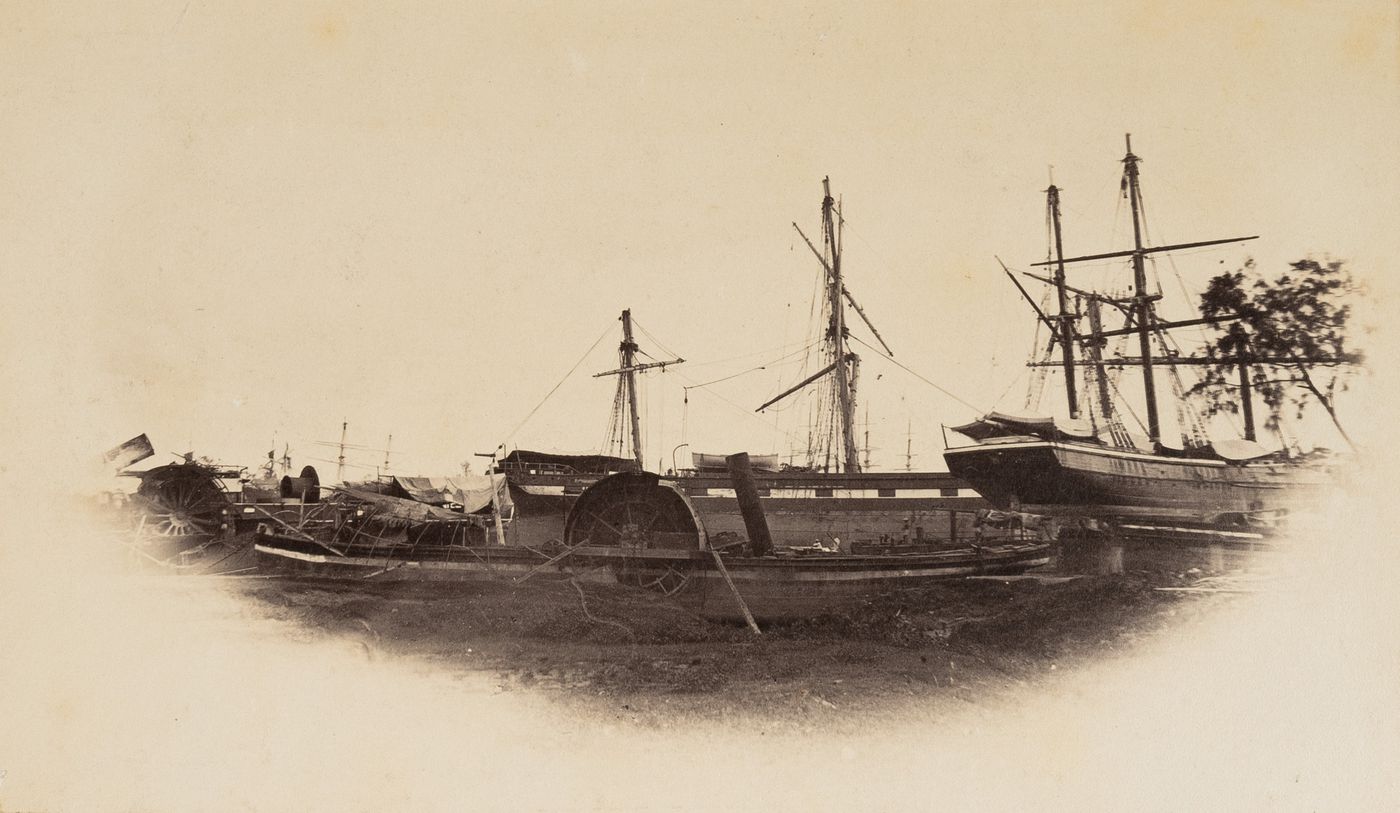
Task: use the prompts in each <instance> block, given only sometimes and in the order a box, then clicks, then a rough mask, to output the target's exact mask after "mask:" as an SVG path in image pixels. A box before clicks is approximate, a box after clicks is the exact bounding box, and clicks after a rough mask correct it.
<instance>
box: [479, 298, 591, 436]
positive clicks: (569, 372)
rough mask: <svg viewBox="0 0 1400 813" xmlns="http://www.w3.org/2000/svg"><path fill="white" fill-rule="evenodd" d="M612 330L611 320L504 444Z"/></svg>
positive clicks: (510, 433)
mask: <svg viewBox="0 0 1400 813" xmlns="http://www.w3.org/2000/svg"><path fill="white" fill-rule="evenodd" d="M612 330H613V326H612V323H611V322H609V323H608V326H607V327H606V328H604V329H603V333H602V335H601V336H599V337H598V338H597V340H596V341H594V342H593V344H591V345H589V347H588V349H587V350H585V351H583V355H582V356H579V360H578V361H576V362H574V366H573V367H570V368H569V371H568V372H567V373H564V377H563V378H561V379H559V383H557V384H555V385H554V386H553V387H552V388H551V389H550V390H549V392H548V393H546V394H545V396H544V398H542V399H541V400H540V402H539V403H538V404H535V408H534V409H532V410H530V413H529V414H528V415H526V416H525V417H524V419H522V420H521V421H520V423H518V424H516V425H515V428H514V429H512V430H510V432H509V433H507V434H506V436H505V439H504V440H502V441H501V445H502V446H504V445H505V444H506V443H508V442H510V439H511V438H513V437H515V433H516V432H519V431H520V427H522V426H524V425H525V424H526V423H527V422H528V421H529V420H530V419H531V418H533V417H534V416H535V413H536V412H539V410H540V407H542V406H544V405H545V402H546V401H548V400H549V399H550V398H551V397H552V396H553V395H554V393H555V392H557V391H558V390H559V388H560V387H562V386H564V382H565V381H568V380H569V376H571V375H573V374H574V373H575V372H576V371H577V370H578V368H579V367H580V366H582V365H583V362H584V361H585V360H586V359H587V358H588V356H589V354H590V353H592V352H593V351H594V350H595V349H597V347H598V344H599V343H600V342H602V341H603V339H605V338H607V335H608V334H609V333H611V332H612Z"/></svg>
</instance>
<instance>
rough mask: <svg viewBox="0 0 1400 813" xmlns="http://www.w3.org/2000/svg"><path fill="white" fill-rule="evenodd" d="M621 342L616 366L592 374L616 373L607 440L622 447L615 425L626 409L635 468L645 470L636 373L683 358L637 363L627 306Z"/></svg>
mask: <svg viewBox="0 0 1400 813" xmlns="http://www.w3.org/2000/svg"><path fill="white" fill-rule="evenodd" d="M621 320H622V343H621V344H619V345H618V348H617V355H618V361H619V362H620V364H619V366H618V368H617V369H616V370H608V371H606V372H602V373H594V375H593V377H594V378H601V377H602V376H605V375H615V376H617V394H616V395H615V396H614V397H613V416H612V422H611V423H610V424H609V426H608V437H609V441H608V442H609V443H610V444H611V443H613V442H614V441H615V442H616V443H617V444H618V448H619V452H620V451H621V444H622V437H621V433H620V432H619V431H616V430H617V429H618V425H617V420H618V416H619V413H620V412H623V411H625V412H626V413H627V431H628V434H629V435H630V436H631V439H632V459H633V460H635V461H636V462H637V468H639V469H643V470H645V468H646V466H645V464H644V463H643V462H642V425H641V419H640V417H639V416H638V415H637V373H639V372H642V371H643V370H653V369H660V370H665V369H666V367H667V366H669V365H672V364H680V363H682V362H684V361H685V359H682V358H677V359H671V360H670V361H650V362H646V363H645V364H638V363H637V350H638V348H637V342H636V340H634V339H633V338H632V310H631V309H630V308H629V309H627V310H624V311H623V312H622V316H621Z"/></svg>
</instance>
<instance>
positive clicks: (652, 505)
mask: <svg viewBox="0 0 1400 813" xmlns="http://www.w3.org/2000/svg"><path fill="white" fill-rule="evenodd" d="M564 543H565V545H567V546H569V547H602V548H620V549H621V550H622V551H623V552H624V555H622V556H619V557H618V558H617V560H616V563H615V564H614V566H613V571H614V573H615V574H616V576H617V579H618V581H619V582H621V583H623V584H629V585H632V586H636V587H643V588H646V589H649V590H654V591H656V592H659V593H662V594H664V595H671V594H673V593H676V592H678V591H679V590H681V589H682V588H683V587H685V585H686V582H687V581H688V580H689V578H690V575H691V569H692V566H693V561H692V560H691V559H690V558H687V557H686V556H685V552H686V551H702V550H705V549H707V548H708V541H707V537H706V535H705V526H704V524H703V523H701V521H700V517H699V515H698V514H696V512H695V508H694V506H692V505H691V504H690V501H689V500H687V499H686V497H685V495H684V494H682V493H681V492H680V491H679V490H678V489H676V488H675V487H673V486H671V485H670V484H667V483H662V482H661V481H660V478H659V477H657V475H655V474H651V473H649V472H625V473H622V474H614V475H611V476H609V477H605V478H603V479H601V480H599V481H598V482H596V483H594V484H593V485H592V486H589V488H588V489H587V490H586V491H584V492H583V494H581V495H579V498H578V500H577V501H576V502H575V503H574V505H573V508H572V509H571V510H570V511H569V517H568V519H567V521H566V522H565V524H564Z"/></svg>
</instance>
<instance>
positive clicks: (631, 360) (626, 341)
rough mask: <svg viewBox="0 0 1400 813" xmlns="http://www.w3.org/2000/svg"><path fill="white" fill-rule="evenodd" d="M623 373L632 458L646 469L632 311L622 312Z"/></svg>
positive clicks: (621, 380)
mask: <svg viewBox="0 0 1400 813" xmlns="http://www.w3.org/2000/svg"><path fill="white" fill-rule="evenodd" d="M618 350H619V357H620V358H619V361H621V363H622V365H621V370H622V371H621V372H619V373H618V376H619V378H618V382H617V383H618V386H619V387H623V388H625V389H626V390H627V413H628V418H629V421H630V428H631V431H632V457H634V458H635V459H636V461H637V468H639V469H645V468H646V466H645V465H643V463H642V428H641V421H640V420H639V419H638V418H637V370H636V361H637V343H636V342H635V341H633V340H632V309H631V308H628V309H626V310H624V311H623V312H622V344H621V346H620V347H619V348H618Z"/></svg>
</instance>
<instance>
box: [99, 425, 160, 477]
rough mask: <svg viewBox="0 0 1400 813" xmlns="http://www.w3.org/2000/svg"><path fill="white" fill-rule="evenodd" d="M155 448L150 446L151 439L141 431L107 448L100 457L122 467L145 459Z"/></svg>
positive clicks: (119, 467) (154, 451) (153, 452)
mask: <svg viewBox="0 0 1400 813" xmlns="http://www.w3.org/2000/svg"><path fill="white" fill-rule="evenodd" d="M155 453H156V450H155V449H154V448H152V447H151V439H150V438H148V437H146V434H145V433H144V432H143V433H141V434H139V435H137V436H136V437H134V438H132V439H131V440H128V441H127V442H126V443H123V444H122V445H120V446H118V447H117V448H115V449H111V450H109V451H108V452H107V453H106V454H104V455H102V459H103V460H106V461H107V462H108V463H116V464H117V468H118V469H124V468H126V467H127V466H130V465H131V464H133V463H136V462H137V461H140V460H145V459H146V458H148V457H150V456H151V455H153V454H155Z"/></svg>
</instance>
